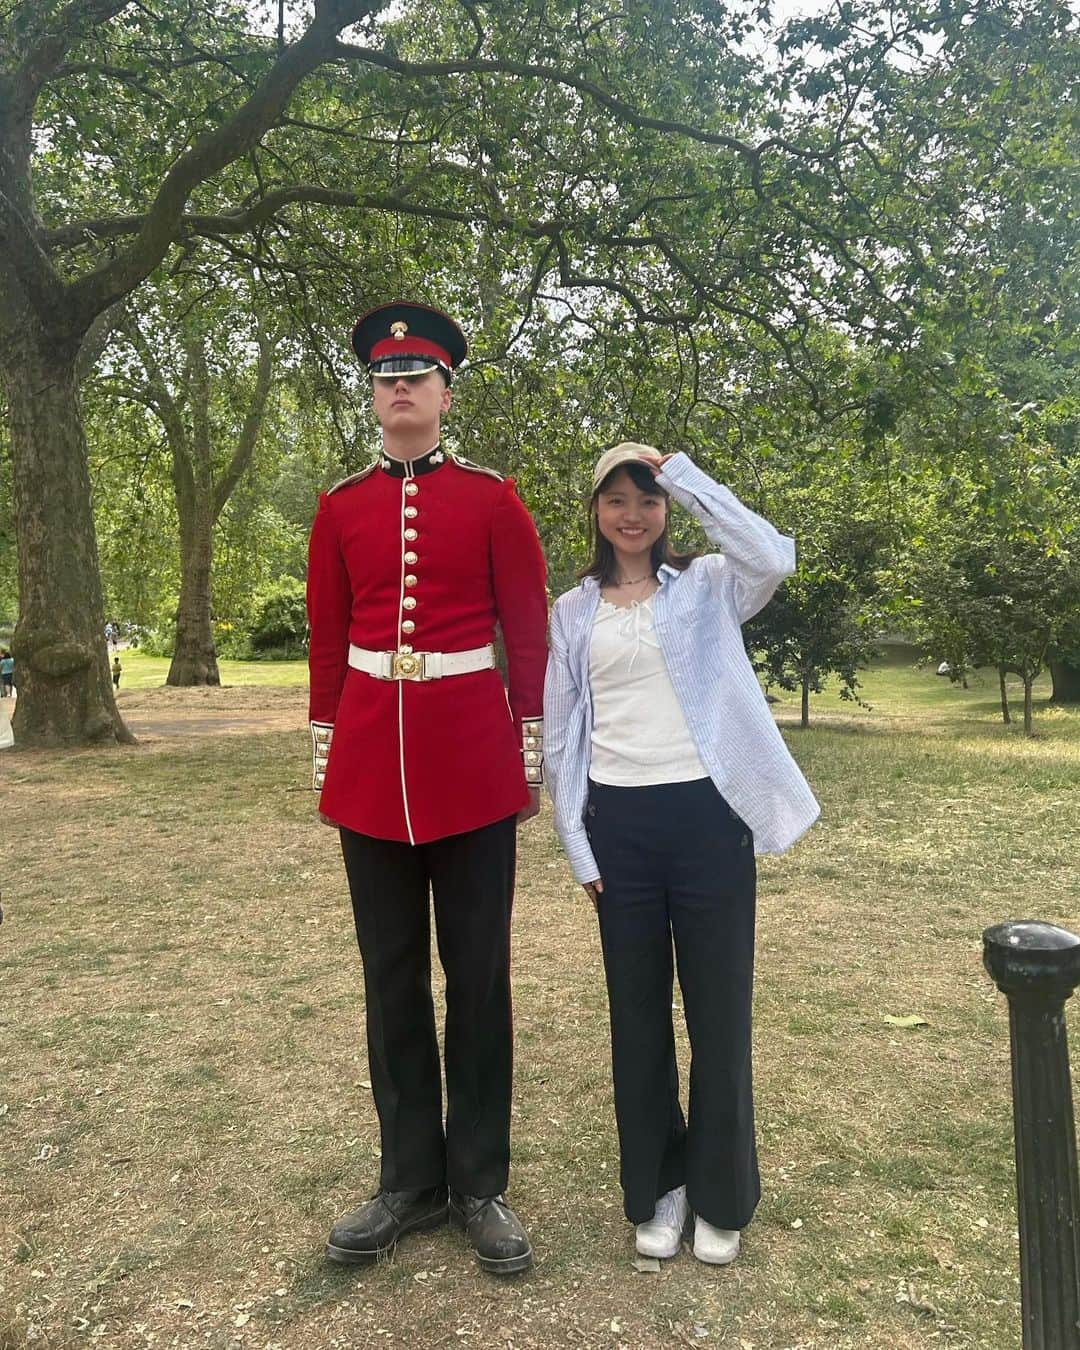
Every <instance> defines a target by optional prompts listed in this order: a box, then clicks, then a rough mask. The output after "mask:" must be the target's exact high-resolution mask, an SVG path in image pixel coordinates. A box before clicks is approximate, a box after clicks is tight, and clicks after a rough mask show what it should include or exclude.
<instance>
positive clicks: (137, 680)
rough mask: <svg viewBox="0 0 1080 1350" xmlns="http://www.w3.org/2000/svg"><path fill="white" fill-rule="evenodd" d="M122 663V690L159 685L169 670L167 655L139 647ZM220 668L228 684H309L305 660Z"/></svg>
mask: <svg viewBox="0 0 1080 1350" xmlns="http://www.w3.org/2000/svg"><path fill="white" fill-rule="evenodd" d="M110 659H111V658H110ZM120 663H121V665H122V666H123V668H124V674H123V676H122V678H121V682H120V688H121V690H124V689H154V688H157V687H159V686H161V685H163V684H164V683H165V678H166V676H167V675H168V673H169V658H168V657H167V656H148V655H147V654H146V653H145V652H142V651H140V650H139V649H138V648H137V647H128V648H127V649H126V650H124V651H122V652H121V653H120ZM218 670H219V673H220V675H221V683H222V684H225V685H229V684H240V685H282V686H289V685H301V684H302V685H306V684H307V679H308V675H307V661H306V660H299V661H219V662H218Z"/></svg>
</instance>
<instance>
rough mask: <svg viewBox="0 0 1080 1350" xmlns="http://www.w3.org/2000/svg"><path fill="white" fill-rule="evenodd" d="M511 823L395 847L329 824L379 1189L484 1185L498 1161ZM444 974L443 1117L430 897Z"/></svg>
mask: <svg viewBox="0 0 1080 1350" xmlns="http://www.w3.org/2000/svg"><path fill="white" fill-rule="evenodd" d="M516 823H517V822H516V819H515V818H514V817H513V816H510V817H508V818H507V819H506V820H500V821H497V822H496V823H495V824H493V825H486V826H484V827H483V828H482V829H479V830H470V831H469V832H467V833H465V834H457V835H452V836H450V837H449V838H446V839H438V840H435V841H434V842H433V843H430V844H417V845H412V844H403V843H397V842H395V841H393V840H387V839H372V838H370V837H368V836H367V835H362V834H356V833H354V832H353V831H352V830H346V829H342V830H341V848H342V853H343V854H344V857H345V870H346V872H347V874H348V878H349V889H350V891H351V893H352V906H353V918H354V920H355V923H356V937H357V941H358V943H359V945H360V955H361V957H362V958H363V963H364V989H365V994H366V1001H367V1041H368V1062H369V1064H370V1067H371V1089H372V1094H373V1096H374V1098H375V1107H376V1109H377V1111H378V1113H379V1126H380V1131H381V1135H382V1170H381V1176H380V1185H381V1186H383V1187H384V1188H385V1189H387V1190H408V1189H411V1188H413V1187H416V1188H420V1187H428V1186H441V1185H443V1184H445V1183H447V1182H448V1183H449V1184H450V1185H451V1186H453V1187H454V1188H455V1189H456V1190H459V1191H463V1192H464V1193H465V1194H467V1195H497V1194H499V1193H500V1192H502V1191H504V1190H505V1189H506V1183H507V1177H508V1174H509V1169H510V1093H511V1083H512V1077H513V1025H512V1015H511V1007H510V910H511V905H512V902H513V890H514V859H515V849H516V843H517V839H516ZM429 891H430V893H431V895H432V896H433V898H434V911H435V932H436V941H437V945H438V952H439V960H440V961H441V963H442V968H443V972H444V974H445V976H446V1027H445V1034H444V1038H443V1044H444V1053H445V1059H446V1064H445V1068H446V1097H447V1105H446V1121H445V1127H444V1123H443V1113H442V1075H441V1072H440V1066H439V1048H438V1042H437V1040H436V1036H435V1009H434V1005H433V1002H432V996H431V926H430V915H431V908H432V906H431V904H430V903H429Z"/></svg>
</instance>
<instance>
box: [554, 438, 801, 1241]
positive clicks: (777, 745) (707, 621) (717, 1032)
mask: <svg viewBox="0 0 1080 1350" xmlns="http://www.w3.org/2000/svg"><path fill="white" fill-rule="evenodd" d="M670 498H674V500H675V501H677V502H678V503H680V505H682V506H683V507H685V508H686V510H687V511H689V512H690V514H691V515H692V516H694V517H695V518H696V519H697V520H698V521H700V523H701V524H702V526H703V527H704V529H705V533H706V534H707V535H708V537H709V539H710V540H711V541H712V542H713V543H714V544H717V545H720V546H722V548H723V553H707V554H705V555H704V556H693V555H686V554H680V553H676V552H675V551H674V550H673V548H672V546H671V543H670V541H669V538H668V530H667V526H668V504H669V499H670ZM589 515H590V520H589V526H590V533H591V536H592V539H593V555H592V558H591V559H590V561H589V563H588V565H587V567H586V568H585V569H584V570H583V572H582V573H581V575H582V578H583V579H582V581H581V583H580V585H578V586H576V587H575V588H574V589H573V590H571V591H568V592H567V593H566V594H565V595H563V596H561V597H560V598H559V599H558V601H557V602H556V604H555V608H554V611H553V613H552V617H551V656H550V660H549V664H548V672H547V686H546V689H545V696H544V713H545V719H544V720H545V733H544V740H545V748H546V758H547V766H548V783H549V786H550V791H551V795H552V798H553V799H554V802H555V826H556V829H557V830H558V832H559V837H560V839H561V840H562V844H563V847H564V849H565V850H566V853H567V856H568V858H569V860H570V864H571V866H572V868H573V871H574V875H575V877H576V878H577V880H578V881H579V882H581V883H582V885H583V886H584V888H585V891H586V893H587V894H588V896H589V899H590V900H591V901H592V904H593V905H594V907H595V908H596V911H597V915H598V918H599V923H600V941H601V947H602V950H603V955H604V970H605V974H606V977H607V986H608V1006H609V1010H610V1015H611V1058H612V1072H613V1077H614V1085H615V1117H616V1122H617V1124H618V1130H619V1152H620V1159H621V1169H620V1179H621V1181H622V1188H623V1203H624V1209H625V1212H626V1216H627V1218H628V1219H629V1220H630V1221H631V1223H633V1224H636V1225H637V1232H636V1245H637V1250H638V1251H639V1252H640V1253H641V1254H642V1255H643V1256H651V1257H670V1256H674V1255H676V1253H677V1252H678V1251H679V1248H680V1246H681V1243H682V1235H683V1230H684V1228H685V1226H686V1224H687V1221H688V1219H689V1217H690V1215H691V1213H693V1215H694V1216H696V1217H695V1222H694V1246H693V1252H694V1255H695V1256H696V1257H697V1258H698V1260H699V1261H704V1262H707V1263H708V1264H710V1265H726V1264H727V1263H728V1262H729V1261H732V1260H734V1259H735V1257H736V1256H737V1254H738V1251H739V1244H740V1232H741V1230H742V1229H743V1228H744V1227H745V1226H746V1224H747V1223H749V1221H750V1217H751V1215H752V1214H753V1213H754V1209H755V1207H756V1205H757V1202H758V1198H759V1196H760V1192H761V1186H760V1181H759V1178H758V1163H757V1148H756V1144H755V1137H754V1107H753V1092H752V1080H751V1061H750V1013H751V995H752V990H753V976H754V912H755V899H756V867H755V859H754V855H755V852H763V853H780V852H782V851H783V850H784V849H786V848H787V847H788V846H789V845H790V844H792V843H793V842H794V841H795V840H796V839H797V838H798V836H799V835H800V834H802V832H803V831H804V830H805V829H807V827H808V826H809V825H810V824H811V823H812V822H813V821H814V819H815V818H816V817H817V814H818V805H817V802H816V801H815V800H814V796H813V793H812V792H811V791H810V789H809V787H808V786H807V784H806V781H805V780H804V778H803V776H802V774H801V773H800V772H799V769H798V767H797V766H796V764H795V762H794V760H793V759H792V758H791V755H790V754H789V753H788V751H787V747H786V746H785V745H784V741H783V738H782V737H781V735H780V732H779V730H778V729H777V726H776V723H775V722H774V721H773V718H772V716H771V714H770V712H769V709H768V705H767V704H766V702H765V698H764V695H763V694H762V691H761V687H760V685H759V684H758V681H757V677H756V676H755V674H754V669H753V666H752V665H751V664H750V660H749V658H748V656H747V654H746V649H745V647H744V645H743V640H742V634H741V632H740V628H741V625H742V624H744V623H745V622H746V620H747V619H749V618H751V617H752V616H753V615H754V614H756V613H757V612H758V610H760V609H761V608H762V607H763V606H764V605H765V604H766V603H767V602H768V600H769V598H770V597H771V596H772V594H773V592H774V591H775V590H776V588H777V586H778V585H779V584H780V582H781V581H782V580H783V579H784V577H785V576H787V575H788V574H789V573H790V572H792V571H794V568H795V547H794V544H793V543H792V541H791V540H790V539H788V538H786V537H785V536H784V535H782V534H779V533H778V532H777V531H776V530H775V529H774V528H773V526H772V525H770V524H769V522H768V521H767V520H763V519H762V518H761V517H760V516H758V515H755V514H754V512H753V511H750V510H749V509H748V508H747V507H745V506H743V504H742V503H741V502H740V501H739V500H738V498H736V497H735V495H734V494H733V493H732V492H731V491H730V490H729V489H728V488H726V487H723V486H721V485H720V484H719V483H715V482H714V481H713V480H712V479H711V478H710V477H709V476H708V474H706V473H703V472H702V471H701V469H699V468H697V467H696V466H695V465H694V464H693V463H692V461H691V460H690V459H688V458H687V456H686V455H684V454H675V455H661V454H660V453H659V452H658V451H656V450H653V449H652V448H651V447H650V446H645V445H635V444H632V443H626V442H624V443H623V444H621V445H617V446H615V447H614V448H613V449H611V450H608V451H607V452H606V453H605V454H603V455H601V456H600V460H599V462H598V463H597V465H596V469H595V471H594V474H593V493H592V499H591V502H590V508H589ZM673 939H674V946H675V956H676V960H677V965H678V974H679V985H680V987H681V989H682V1001H683V1007H684V1009H685V1016H686V1026H687V1030H688V1032H689V1036H690V1052H691V1063H690V1094H689V1099H690V1107H689V1111H688V1112H687V1114H686V1116H684V1114H683V1109H682V1106H681V1105H680V1102H679V1078H678V1067H677V1061H676V1056H675V1037H674V1028H673V1026H672V1017H671V1010H672V1002H671V996H672V983H673V976H674V963H673V960H672V940H673Z"/></svg>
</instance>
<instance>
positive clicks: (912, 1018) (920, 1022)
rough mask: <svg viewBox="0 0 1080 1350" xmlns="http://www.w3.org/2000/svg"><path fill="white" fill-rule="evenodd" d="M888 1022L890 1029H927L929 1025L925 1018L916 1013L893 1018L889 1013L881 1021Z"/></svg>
mask: <svg viewBox="0 0 1080 1350" xmlns="http://www.w3.org/2000/svg"><path fill="white" fill-rule="evenodd" d="M881 1020H882V1021H883V1022H888V1024H889V1026H891V1027H905V1028H910V1027H928V1026H929V1025H930V1023H929V1022H928V1021H927V1020H926V1018H925V1017H920V1016H919V1014H918V1013H908V1014H907V1016H906V1017H893V1016H891V1015H890V1014H889V1013H886V1014H885V1016H884V1017H883V1018H882V1019H881Z"/></svg>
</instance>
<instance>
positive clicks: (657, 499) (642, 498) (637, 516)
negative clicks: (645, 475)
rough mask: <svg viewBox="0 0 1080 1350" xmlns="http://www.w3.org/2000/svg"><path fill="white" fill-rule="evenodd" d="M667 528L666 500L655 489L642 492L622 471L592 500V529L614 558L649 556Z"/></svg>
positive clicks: (630, 558)
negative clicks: (604, 541) (608, 547)
mask: <svg viewBox="0 0 1080 1350" xmlns="http://www.w3.org/2000/svg"><path fill="white" fill-rule="evenodd" d="M666 524H667V498H666V497H665V496H664V494H663V493H662V492H661V491H660V489H659V488H657V489H656V490H655V491H653V492H643V491H642V490H641V488H639V487H638V486H637V484H636V483H635V482H634V480H633V479H632V478H631V477H630V475H629V473H628V472H627V471H626V470H625V469H620V470H619V471H618V472H617V473H616V474H615V475H614V476H613V477H612V479H611V481H610V482H608V483H607V484H605V486H604V487H603V488H601V490H600V492H599V493H598V494H597V498H596V527H597V529H598V530H599V531H600V533H601V534H602V535H603V536H604V538H605V539H606V540H607V541H608V542H609V543H610V544H611V546H612V548H613V549H614V550H615V553H616V556H618V557H622V558H624V559H628V560H633V559H635V558H637V557H645V558H647V557H648V556H649V553H650V551H651V549H652V546H653V544H655V543H656V541H657V540H658V539H659V538H660V536H661V534H663V532H664V526H665V525H666Z"/></svg>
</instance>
